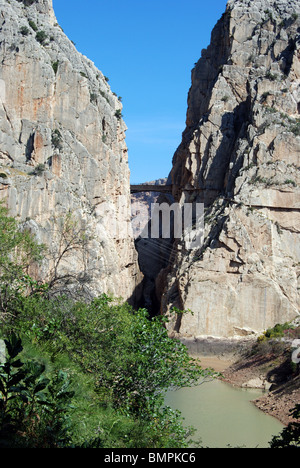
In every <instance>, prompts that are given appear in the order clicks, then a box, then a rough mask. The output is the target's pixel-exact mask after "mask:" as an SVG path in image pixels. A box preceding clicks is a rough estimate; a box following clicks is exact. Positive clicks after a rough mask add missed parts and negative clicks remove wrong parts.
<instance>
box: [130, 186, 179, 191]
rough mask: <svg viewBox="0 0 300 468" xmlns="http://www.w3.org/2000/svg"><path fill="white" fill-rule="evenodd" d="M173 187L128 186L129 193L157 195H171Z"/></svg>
mask: <svg viewBox="0 0 300 468" xmlns="http://www.w3.org/2000/svg"><path fill="white" fill-rule="evenodd" d="M172 188H173V185H147V184H140V185H130V192H131V193H141V192H159V193H172Z"/></svg>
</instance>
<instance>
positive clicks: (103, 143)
mask: <svg viewBox="0 0 300 468" xmlns="http://www.w3.org/2000/svg"><path fill="white" fill-rule="evenodd" d="M0 58H1V67H0V86H1V93H0V96H1V102H0V172H1V176H2V178H0V196H1V198H2V199H5V200H6V203H7V205H8V207H9V210H10V212H11V214H12V215H14V216H18V217H19V220H20V222H22V223H23V224H25V227H26V226H27V227H28V228H30V229H31V230H32V231H33V232H35V234H36V235H37V237H38V238H39V239H40V240H41V241H42V242H44V243H46V244H47V245H48V247H50V252H51V253H52V258H48V260H47V259H45V264H44V266H43V272H42V273H44V276H47V274H48V272H49V271H50V270H51V268H52V269H53V268H54V267H55V265H54V264H57V263H58V257H59V255H60V253H59V252H60V250H59V249H60V248H61V249H63V248H64V245H65V244H66V242H69V241H70V237H71V236H72V235H73V234H74V233H75V232H76V230H77V233H80V236H81V242H80V245H79V244H78V243H77V244H76V241H75V240H73V241H72V242H73V245H72V242H71V241H70V242H71V247H70V249H69V250H68V252H67V253H66V254H65V255H64V257H63V260H62V261H61V262H60V264H59V268H60V272H59V273H58V272H56V273H57V276H60V277H63V276H66V277H68V281H69V282H70V283H72V277H74V281H75V277H76V281H77V282H78V281H79V282H80V281H82V282H84V281H85V280H87V279H88V281H87V282H88V283H89V287H90V288H91V290H92V291H93V293H96V294H99V293H101V292H106V293H108V292H111V293H113V294H115V295H117V296H122V297H123V298H124V299H128V298H130V297H131V296H132V295H133V294H134V291H135V289H136V287H137V286H138V284H139V283H140V281H141V278H140V273H139V268H138V266H137V259H136V252H135V249H134V242H133V236H132V232H131V226H130V217H131V212H130V182H129V168H128V157H127V147H126V143H125V131H126V126H125V124H124V122H123V120H122V118H121V111H122V105H121V103H120V102H119V100H118V99H117V97H116V95H115V94H114V93H112V92H111V90H110V87H109V85H108V83H107V79H106V78H105V77H104V76H103V74H102V73H101V72H100V71H99V70H98V69H97V68H96V67H95V65H94V64H93V63H92V62H91V61H90V60H88V59H87V58H86V57H84V56H83V55H81V54H80V53H79V52H78V51H77V50H76V48H75V46H74V45H73V43H72V42H71V41H70V40H69V39H68V38H67V37H66V36H65V34H64V33H63V31H62V30H61V28H60V26H59V25H58V24H57V20H56V18H55V14H54V12H53V8H52V0H32V1H31V0H22V1H21V0H11V1H6V0H0ZM66 219H67V220H68V221H67V222H66ZM70 220H72V221H70ZM66 224H67V228H66ZM62 226H65V227H62ZM66 231H68V236H69V237H68V238H67V235H66ZM63 237H65V239H63ZM83 244H84V245H83ZM50 256H51V255H50ZM53 265H54V266H53ZM80 276H81V277H80Z"/></svg>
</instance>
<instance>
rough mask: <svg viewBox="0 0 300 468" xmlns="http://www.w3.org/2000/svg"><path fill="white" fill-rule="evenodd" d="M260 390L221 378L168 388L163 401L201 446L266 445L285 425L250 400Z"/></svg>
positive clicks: (260, 393) (253, 398)
mask: <svg viewBox="0 0 300 468" xmlns="http://www.w3.org/2000/svg"><path fill="white" fill-rule="evenodd" d="M261 395H262V391H260V390H256V389H240V388H236V387H233V386H231V385H229V384H227V383H224V382H222V381H220V380H214V381H211V382H205V383H203V384H202V385H199V386H197V387H192V388H183V389H181V390H178V391H169V392H168V393H167V396H166V404H167V405H169V406H171V407H172V408H173V409H178V410H180V411H181V413H182V416H183V417H184V418H185V421H184V422H185V425H186V426H193V427H194V428H195V429H196V430H197V432H196V434H195V435H194V436H193V439H194V440H199V439H201V446H202V447H209V448H226V447H232V448H237V447H244V448H269V442H270V441H271V440H272V437H273V436H274V435H278V434H280V433H281V431H282V430H283V428H284V426H283V425H282V424H281V423H280V422H279V421H277V419H275V418H273V417H271V416H268V415H266V414H265V413H263V412H262V411H260V410H259V409H258V408H256V406H255V405H254V404H253V403H252V401H253V400H255V399H257V398H259V397H260V396H261Z"/></svg>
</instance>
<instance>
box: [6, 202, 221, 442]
mask: <svg viewBox="0 0 300 468" xmlns="http://www.w3.org/2000/svg"><path fill="white" fill-rule="evenodd" d="M44 253H45V248H44V247H43V246H40V245H38V244H37V243H36V242H35V240H34V239H33V237H32V236H31V235H30V233H29V232H28V231H26V230H24V229H23V230H22V229H20V228H19V225H18V223H17V221H16V220H15V219H13V218H11V217H9V216H8V213H7V210H6V209H5V208H3V206H1V205H0V324H1V330H0V337H2V338H4V339H5V343H6V356H5V357H4V359H2V362H1V364H0V446H2V447H34V448H38V447H45V448H46V447H54V448H59V447H74V446H76V447H77V446H80V447H109V448H111V447H112V448H113V447H131V448H132V447H150V448H151V447H157V448H168V447H185V446H187V445H188V444H189V442H188V440H189V437H190V435H191V434H192V430H191V429H190V428H185V427H184V426H183V420H182V418H181V415H180V414H179V412H177V411H174V410H172V409H171V408H169V407H166V406H165V404H164V395H165V393H166V391H167V390H169V389H170V388H172V387H173V388H180V387H183V386H189V385H194V384H196V383H197V382H198V381H199V379H200V378H203V377H212V376H213V373H212V372H211V371H209V370H207V371H204V370H203V369H201V367H200V366H199V364H198V362H197V361H195V360H193V359H191V358H190V357H189V355H188V353H187V349H186V348H185V346H183V345H182V344H181V343H180V342H179V341H176V340H172V339H170V338H169V337H168V335H167V332H166V329H165V326H164V321H163V320H162V319H161V318H158V317H157V318H154V319H152V320H151V319H150V318H149V317H148V314H147V311H146V310H144V309H140V310H138V311H136V310H134V309H133V308H132V307H130V306H129V305H128V304H127V303H123V302H120V301H117V300H115V299H113V298H110V297H108V296H106V295H103V296H101V297H99V298H96V299H94V300H92V301H90V302H82V301H75V300H74V299H73V298H70V297H64V296H62V295H55V296H53V295H51V293H50V292H51V291H49V284H48V285H47V284H41V283H38V282H36V281H34V280H33V279H32V278H31V276H30V271H31V269H32V267H34V265H35V264H36V262H39V261H40V260H41V259H42V257H43V255H44Z"/></svg>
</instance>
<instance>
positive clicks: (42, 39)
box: [35, 31, 48, 45]
mask: <svg viewBox="0 0 300 468" xmlns="http://www.w3.org/2000/svg"><path fill="white" fill-rule="evenodd" d="M47 37H48V36H47V34H46V33H45V31H38V32H37V33H36V36H35V38H36V40H37V41H38V42H39V43H40V44H42V45H43V44H44V43H45V41H46V39H47Z"/></svg>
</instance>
